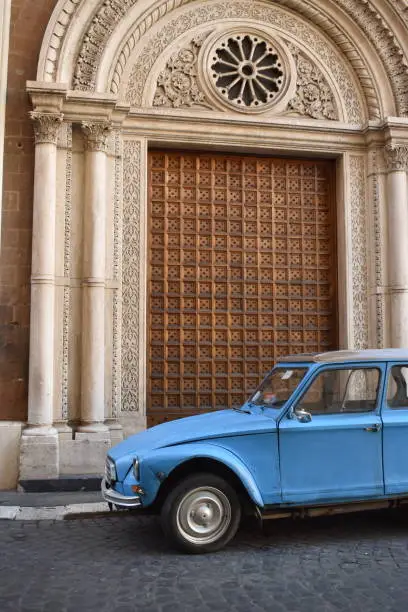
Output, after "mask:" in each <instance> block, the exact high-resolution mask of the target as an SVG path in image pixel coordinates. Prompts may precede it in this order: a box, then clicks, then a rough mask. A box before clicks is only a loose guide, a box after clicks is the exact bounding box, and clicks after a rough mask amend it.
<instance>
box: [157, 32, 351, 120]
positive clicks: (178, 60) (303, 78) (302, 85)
mask: <svg viewBox="0 0 408 612" xmlns="http://www.w3.org/2000/svg"><path fill="white" fill-rule="evenodd" d="M248 31H249V30H248ZM209 35H210V34H209V33H208V32H207V33H205V34H201V35H199V36H197V37H195V38H194V39H193V40H192V41H191V42H190V43H189V44H188V45H185V46H184V47H183V48H182V49H181V50H179V51H177V52H176V53H173V55H172V56H171V57H170V59H169V60H168V61H167V63H166V67H165V69H164V70H163V71H162V72H161V73H160V74H159V77H158V79H157V87H156V92H155V95H154V99H153V106H165V107H171V108H183V107H192V106H201V107H205V108H213V107H214V104H212V101H211V100H210V99H209V97H208V96H207V95H206V92H205V91H203V87H202V84H201V79H200V78H199V76H200V74H201V75H205V74H208V75H210V77H211V76H213V77H214V79H213V80H214V83H213V86H214V90H215V92H216V93H218V90H220V98H221V100H222V99H223V98H227V105H229V106H231V107H232V108H233V109H234V110H238V111H244V112H248V110H256V111H265V110H268V109H269V108H270V107H271V106H272V107H273V106H274V100H273V99H272V100H269V99H266V100H263V99H262V100H258V97H257V96H258V95H261V96H263V95H264V94H265V95H266V96H268V91H267V86H268V85H269V84H271V83H272V84H273V79H271V78H270V75H269V72H270V71H271V70H274V68H273V67H272V68H271V67H270V66H266V64H265V62H267V53H266V54H265V53H259V54H258V55H257V56H256V59H257V61H258V62H261V66H260V68H261V72H260V73H259V74H260V78H261V81H260V84H259V85H257V82H256V77H257V74H258V70H257V67H256V66H254V68H253V71H254V74H252V73H251V74H249V75H248V76H247V80H248V83H247V84H246V83H244V82H243V79H244V78H245V77H246V75H245V74H244V73H242V74H241V71H242V70H243V69H244V68H246V67H247V68H248V69H251V68H250V67H249V64H248V62H246V63H245V61H244V60H242V61H241V64H243V68H241V65H240V60H239V58H236V57H235V53H238V54H239V49H240V47H242V49H243V52H244V51H245V50H247V51H248V53H249V55H253V54H254V52H255V50H254V49H253V48H251V45H250V44H249V43H247V45H246V47H245V45H244V43H245V39H246V38H248V39H251V38H254V39H255V40H256V44H258V45H261V44H265V43H264V42H263V41H262V40H261V36H260V35H259V34H257V35H255V34H252V36H251V35H250V34H245V33H243V34H240V35H239V34H237V33H236V32H235V34H234V33H231V36H230V34H229V30H228V29H227V31H226V32H225V35H224V37H221V39H220V41H218V47H219V51H218V53H219V54H222V58H221V60H222V59H223V58H224V60H225V62H226V63H224V61H220V59H219V58H218V60H217V62H216V64H217V66H218V67H219V72H216V71H214V70H213V66H211V64H212V63H213V60H214V57H218V56H216V53H215V52H214V49H211V50H210V51H211V52H210V53H209V54H208V57H209V60H210V61H209V62H207V61H205V60H206V59H207V57H206V55H205V54H204V57H203V55H202V54H200V53H199V51H200V49H201V48H202V46H203V43H204V41H205V40H206V39H207V38H208V36H209ZM237 36H239V41H238V43H240V44H238V47H237V48H238V51H237V50H235V53H234V51H233V50H232V51H231V52H230V51H229V50H228V49H226V48H225V47H226V45H227V44H228V41H233V39H234V37H237ZM231 37H232V38H231ZM223 38H225V41H223ZM241 41H242V42H241ZM215 47H217V45H215ZM287 47H288V49H289V50H290V52H291V54H292V57H293V59H294V62H295V64H296V73H297V83H296V95H295V96H294V97H293V98H292V99H290V100H289V103H288V105H287V110H289V111H290V112H291V113H292V114H296V115H304V116H308V117H311V118H314V119H329V120H333V121H336V120H338V119H339V113H338V110H337V104H336V100H335V97H334V94H333V92H332V90H331V88H330V86H329V84H328V82H327V80H326V79H325V77H324V75H323V73H322V71H321V70H320V69H319V68H318V67H317V66H316V65H315V64H314V62H313V61H312V60H311V59H310V58H309V57H307V56H306V55H305V54H304V53H302V52H301V51H300V50H299V48H298V47H296V45H294V44H293V43H287ZM216 51H217V49H216ZM231 53H232V55H231ZM273 57H278V56H273ZM200 59H201V63H200V61H199V60H200ZM276 61H277V60H276ZM235 64H236V65H235ZM263 66H266V71H267V72H265V75H263V74H262V69H263ZM279 66H281V67H282V69H279V70H280V74H282V70H283V69H284V66H283V65H282V61H280V62H279ZM220 71H221V72H220ZM225 72H227V74H224V73H225ZM285 78H287V77H286V75H285ZM262 79H263V81H262ZM208 80H209V79H208V78H207V81H208ZM280 82H282V80H280ZM264 83H265V84H266V87H265V86H264ZM224 85H225V89H223V87H224ZM245 85H246V87H245ZM243 86H244V87H243ZM231 88H235V89H236V91H237V92H238V94H239V95H240V92H241V91H242V90H243V93H244V94H245V93H247V94H248V96H249V98H248V100H249V103H248V104H246V103H245V101H244V100H241V99H240V98H239V95H238V94H237V95H238V97H236V98H234V96H232V95H231V92H230V89H231ZM278 88H279V89H281V88H282V86H281V85H280V84H278ZM251 94H253V95H251ZM270 95H272V94H270ZM248 96H247V97H248ZM244 97H245V96H244ZM238 104H241V107H240V106H238ZM248 106H249V107H251V108H250V109H248ZM221 108H223V107H221Z"/></svg>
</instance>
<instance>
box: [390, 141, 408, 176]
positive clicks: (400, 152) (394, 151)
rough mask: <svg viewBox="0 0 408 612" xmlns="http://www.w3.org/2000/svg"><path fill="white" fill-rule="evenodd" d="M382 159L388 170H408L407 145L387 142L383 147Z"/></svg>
mask: <svg viewBox="0 0 408 612" xmlns="http://www.w3.org/2000/svg"><path fill="white" fill-rule="evenodd" d="M384 159H385V163H386V166H387V170H388V172H404V170H405V171H407V170H408V146H406V145H397V144H388V145H386V146H385V148H384Z"/></svg>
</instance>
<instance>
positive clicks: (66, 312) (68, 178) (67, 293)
mask: <svg viewBox="0 0 408 612" xmlns="http://www.w3.org/2000/svg"><path fill="white" fill-rule="evenodd" d="M64 126H65V130H66V164H65V228H64V278H65V282H66V283H67V284H66V285H65V287H64V307H63V324H62V393H61V397H62V411H61V412H62V420H63V421H67V420H68V417H69V397H68V382H69V381H68V372H69V334H70V320H71V287H70V286H69V283H70V277H71V214H72V124H70V123H69V124H68V123H66V124H64Z"/></svg>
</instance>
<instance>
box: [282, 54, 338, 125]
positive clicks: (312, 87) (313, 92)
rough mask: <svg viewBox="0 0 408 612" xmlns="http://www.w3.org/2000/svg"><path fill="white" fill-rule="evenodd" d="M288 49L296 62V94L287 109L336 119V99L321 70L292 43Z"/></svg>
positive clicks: (319, 117) (314, 117)
mask: <svg viewBox="0 0 408 612" xmlns="http://www.w3.org/2000/svg"><path fill="white" fill-rule="evenodd" d="M289 49H290V51H291V53H292V55H293V57H294V59H295V63H296V69H297V84H296V96H295V97H294V98H293V99H292V100H290V102H289V105H288V109H289V110H290V111H293V112H295V113H297V114H299V115H305V116H307V117H312V118H313V119H329V120H331V121H337V120H338V119H339V113H338V110H337V105H336V101H335V98H334V95H333V92H332V91H331V89H330V86H329V84H328V82H327V80H326V79H325V78H324V76H323V74H322V71H321V70H320V69H319V68H318V67H317V66H316V65H315V64H314V63H313V62H312V61H311V60H310V59H309V58H307V57H306V56H305V55H304V54H303V53H301V52H300V51H299V50H298V49H297V48H296V47H295V46H294V45H290V46H289Z"/></svg>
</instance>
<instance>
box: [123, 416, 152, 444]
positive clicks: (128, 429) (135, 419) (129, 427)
mask: <svg viewBox="0 0 408 612" xmlns="http://www.w3.org/2000/svg"><path fill="white" fill-rule="evenodd" d="M119 422H120V424H121V426H122V428H123V437H124V438H125V439H126V438H128V437H129V436H132V435H133V434H136V433H139V432H140V431H144V430H145V429H146V415H145V414H139V413H138V412H137V413H129V414H123V413H122V414H121V415H120V417H119Z"/></svg>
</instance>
